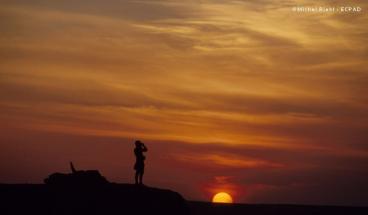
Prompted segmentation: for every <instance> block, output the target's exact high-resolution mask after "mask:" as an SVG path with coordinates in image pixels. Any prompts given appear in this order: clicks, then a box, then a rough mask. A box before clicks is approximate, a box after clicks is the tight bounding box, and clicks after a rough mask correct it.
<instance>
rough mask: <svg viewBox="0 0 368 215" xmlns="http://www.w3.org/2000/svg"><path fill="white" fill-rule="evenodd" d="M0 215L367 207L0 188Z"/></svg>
mask: <svg viewBox="0 0 368 215" xmlns="http://www.w3.org/2000/svg"><path fill="white" fill-rule="evenodd" d="M0 214H1V215H10V214H11V215H18V214H19V215H28V214H36V215H46V214H47V215H53V214H55V215H61V214H63V215H64V214H87V215H89V214H100V215H112V214H113V215H115V214H133V215H140V214H144V215H151V214H152V215H153V214H158V215H161V214H163V215H165V214H170V215H176V214H177V215H187V214H191V215H329V214H332V215H367V214H368V207H345V206H311V205H267V204H259V205H256V204H213V203H209V202H194V201H185V199H184V198H183V197H182V196H181V195H180V194H178V193H176V192H173V191H170V190H164V189H158V188H152V187H143V186H136V185H131V184H114V183H106V184H98V185H96V184H89V185H80V184H79V185H76V184H64V185H60V184H58V185H46V184H0Z"/></svg>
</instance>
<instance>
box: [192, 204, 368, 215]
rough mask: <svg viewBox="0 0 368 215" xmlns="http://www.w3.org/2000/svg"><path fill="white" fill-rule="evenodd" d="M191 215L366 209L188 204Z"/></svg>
mask: <svg viewBox="0 0 368 215" xmlns="http://www.w3.org/2000/svg"><path fill="white" fill-rule="evenodd" d="M188 205H189V208H190V210H191V214H192V215H330V214H332V215H367V214H368V207H347V206H313V205H283V204H280V205H276V204H275V205H272V204H218V203H210V202H195V201H189V202H188Z"/></svg>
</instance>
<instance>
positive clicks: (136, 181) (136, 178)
mask: <svg viewBox="0 0 368 215" xmlns="http://www.w3.org/2000/svg"><path fill="white" fill-rule="evenodd" d="M138 177H139V171H138V170H136V171H135V184H138Z"/></svg>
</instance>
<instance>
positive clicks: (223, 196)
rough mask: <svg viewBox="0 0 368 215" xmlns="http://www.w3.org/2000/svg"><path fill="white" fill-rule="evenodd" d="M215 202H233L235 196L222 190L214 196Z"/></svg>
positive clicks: (213, 200)
mask: <svg viewBox="0 0 368 215" xmlns="http://www.w3.org/2000/svg"><path fill="white" fill-rule="evenodd" d="M212 202H213V203H233V198H232V197H231V196H230V194H228V193H226V192H220V193H217V194H216V195H214V196H213V198H212Z"/></svg>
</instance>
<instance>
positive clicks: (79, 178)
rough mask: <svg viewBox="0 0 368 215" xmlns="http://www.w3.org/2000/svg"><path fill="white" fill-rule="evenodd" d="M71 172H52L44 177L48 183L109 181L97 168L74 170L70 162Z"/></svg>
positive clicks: (99, 183)
mask: <svg viewBox="0 0 368 215" xmlns="http://www.w3.org/2000/svg"><path fill="white" fill-rule="evenodd" d="M70 168H71V170H72V172H71V173H53V174H51V175H49V177H48V178H45V179H44V182H45V184H48V185H71V186H75V185H83V186H85V185H102V184H107V183H109V182H108V181H107V180H106V178H105V177H103V176H102V175H101V174H100V172H98V170H85V171H84V170H76V169H75V168H74V165H73V163H72V162H70Z"/></svg>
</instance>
